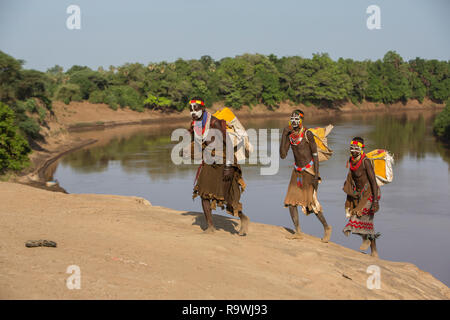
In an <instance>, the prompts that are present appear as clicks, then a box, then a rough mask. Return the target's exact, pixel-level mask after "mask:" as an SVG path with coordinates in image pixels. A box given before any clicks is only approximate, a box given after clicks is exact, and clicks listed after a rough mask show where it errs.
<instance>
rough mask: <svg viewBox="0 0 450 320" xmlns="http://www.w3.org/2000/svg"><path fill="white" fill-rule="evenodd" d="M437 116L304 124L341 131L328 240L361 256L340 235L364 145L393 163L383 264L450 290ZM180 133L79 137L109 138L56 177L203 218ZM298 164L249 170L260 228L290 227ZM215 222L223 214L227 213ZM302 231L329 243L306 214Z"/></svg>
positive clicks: (327, 190)
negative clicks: (176, 152)
mask: <svg viewBox="0 0 450 320" xmlns="http://www.w3.org/2000/svg"><path fill="white" fill-rule="evenodd" d="M435 115H436V113H434V112H431V111H408V112H397V113H395V114H381V115H378V114H376V113H367V114H342V115H339V116H334V117H332V118H330V117H320V118H313V119H311V120H308V119H306V122H305V124H306V125H307V126H308V127H316V126H325V125H327V124H329V123H331V124H333V125H334V129H333V131H332V132H331V134H330V135H329V136H328V142H329V146H330V147H331V148H332V149H333V150H334V154H333V156H332V158H331V159H330V160H329V161H326V162H321V164H320V173H321V176H322V179H323V182H322V183H321V184H320V186H319V201H320V202H321V204H322V206H323V209H324V215H325V217H326V219H327V221H328V223H329V224H330V225H332V226H333V234H332V236H331V241H333V242H336V243H338V244H340V245H343V246H346V247H348V248H352V249H355V250H358V249H359V245H360V242H361V238H360V237H358V236H355V235H353V236H350V237H346V236H344V234H343V233H342V228H343V227H344V225H345V223H346V219H345V213H344V202H345V194H344V192H343V191H342V186H343V183H344V180H345V178H346V175H347V170H348V169H346V161H347V159H348V156H349V148H348V146H349V141H350V140H351V139H352V138H353V137H354V136H361V137H363V138H364V139H365V144H366V151H370V150H372V149H375V148H382V149H387V150H389V151H390V152H391V153H393V154H394V158H395V165H394V181H393V182H392V183H390V184H388V185H385V186H383V187H381V200H380V211H379V212H377V213H376V215H375V220H374V221H375V230H376V232H381V237H380V238H379V240H378V241H377V247H378V251H379V255H380V258H382V259H387V260H393V261H408V262H411V263H414V264H416V265H417V266H418V267H419V268H421V269H423V270H425V271H428V272H430V273H431V274H433V275H434V276H435V277H436V278H438V279H439V280H441V281H442V282H444V283H446V284H447V286H450V254H449V249H448V245H449V244H450V210H449V208H450V200H449V195H450V174H449V164H450V151H449V150H448V149H445V148H444V147H443V145H441V144H440V143H438V142H436V141H435V140H434V138H433V136H432V133H431V125H432V122H433V119H434V117H435ZM287 121H288V119H287V118H274V119H270V120H267V119H266V120H258V119H254V120H249V119H243V121H242V122H243V124H244V126H245V127H246V128H255V129H264V128H267V129H271V128H282V127H284V126H285V125H286V124H287ZM187 125H188V123H187V124H186V126H187ZM175 127H177V126H176V125H173V124H172V125H171V124H170V120H169V121H168V122H167V123H166V124H161V125H160V126H154V125H153V126H139V127H135V128H133V129H129V128H128V129H124V128H122V129H121V128H116V129H108V130H105V131H96V132H84V133H80V137H84V138H86V137H102V138H101V139H100V141H99V142H98V143H97V144H94V145H91V146H89V147H87V148H85V149H81V150H78V151H76V152H73V153H71V154H69V155H67V156H65V157H63V158H62V159H60V161H59V162H58V164H57V167H56V170H55V173H54V178H55V179H57V180H58V181H59V183H60V185H61V186H62V187H63V188H65V189H66V190H67V191H68V192H69V193H101V194H117V195H133V196H140V197H143V198H146V199H148V200H149V201H151V203H152V204H153V205H159V206H165V207H170V208H173V209H178V210H187V211H197V212H200V211H201V204H200V200H199V198H196V199H195V201H193V200H192V188H193V181H194V176H195V172H196V169H197V165H180V166H177V165H175V164H173V163H172V161H171V158H170V154H171V150H172V148H173V146H174V145H175V144H176V142H172V141H171V140H170V134H171V132H172V130H173V129H174V128H175ZM276 152H278V151H276ZM292 163H293V155H292V152H291V151H290V152H289V155H288V157H287V159H284V160H281V159H280V166H279V171H278V173H277V174H276V175H261V174H260V168H261V166H260V165H243V167H242V168H243V174H244V179H245V181H246V183H247V189H246V191H245V192H244V193H243V195H242V198H241V200H242V203H243V208H244V212H245V213H246V214H247V215H248V216H249V217H250V219H251V220H252V221H253V222H260V223H266V224H273V225H279V226H284V227H287V228H292V222H291V220H290V216H289V212H288V210H287V209H286V208H284V206H283V200H284V197H285V193H286V190H287V185H288V182H289V178H290V174H291V170H292ZM216 213H219V214H223V215H226V213H225V212H224V211H222V210H218V211H216ZM300 213H301V212H300ZM300 224H301V227H302V231H303V232H305V233H308V234H311V235H314V236H317V237H322V234H323V229H322V226H321V224H320V222H319V221H318V219H316V218H315V217H314V216H313V215H311V216H304V215H303V214H301V215H300ZM250 236H251V227H250Z"/></svg>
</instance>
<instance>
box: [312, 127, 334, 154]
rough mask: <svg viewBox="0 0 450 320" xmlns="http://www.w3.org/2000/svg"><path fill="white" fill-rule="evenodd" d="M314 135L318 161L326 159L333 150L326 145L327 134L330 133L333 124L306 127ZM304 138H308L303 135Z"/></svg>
mask: <svg viewBox="0 0 450 320" xmlns="http://www.w3.org/2000/svg"><path fill="white" fill-rule="evenodd" d="M308 130H309V131H311V133H312V134H313V135H314V140H315V141H316V145H317V154H318V158H319V162H321V161H327V160H329V159H330V158H331V156H332V155H333V150H331V149H330V148H329V147H328V139H327V136H328V135H329V134H330V132H331V130H333V125H331V124H329V125H328V126H326V127H325V128H321V127H316V128H310V129H308ZM305 137H306V140H308V138H307V136H306V135H305Z"/></svg>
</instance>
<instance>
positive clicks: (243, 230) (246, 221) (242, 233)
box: [239, 213, 250, 236]
mask: <svg viewBox="0 0 450 320" xmlns="http://www.w3.org/2000/svg"><path fill="white" fill-rule="evenodd" d="M249 222H250V219H249V218H248V217H247V216H246V215H245V214H243V213H241V228H240V229H239V235H240V236H246V235H247V233H248V224H249Z"/></svg>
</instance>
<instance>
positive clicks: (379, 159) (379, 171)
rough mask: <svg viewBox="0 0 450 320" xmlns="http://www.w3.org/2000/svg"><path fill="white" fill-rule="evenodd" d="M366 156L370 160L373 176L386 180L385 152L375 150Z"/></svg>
mask: <svg viewBox="0 0 450 320" xmlns="http://www.w3.org/2000/svg"><path fill="white" fill-rule="evenodd" d="M366 156H367V158H369V159H371V160H372V163H373V166H374V170H375V175H377V176H379V177H382V178H384V179H386V178H387V176H386V150H383V149H375V150H372V151H370V152H369V153H367V154H366Z"/></svg>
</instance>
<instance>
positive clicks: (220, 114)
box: [213, 107, 236, 124]
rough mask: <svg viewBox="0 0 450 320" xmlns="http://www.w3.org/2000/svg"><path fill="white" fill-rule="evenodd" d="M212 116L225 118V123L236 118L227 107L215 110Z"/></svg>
mask: <svg viewBox="0 0 450 320" xmlns="http://www.w3.org/2000/svg"><path fill="white" fill-rule="evenodd" d="M213 116H214V117H216V118H217V119H221V120H225V121H226V122H227V124H230V123H231V121H233V120H234V118H236V116H235V115H234V113H233V111H231V110H230V109H229V108H227V107H225V108H223V109H220V110H218V111H216V112H215V113H214V114H213Z"/></svg>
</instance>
